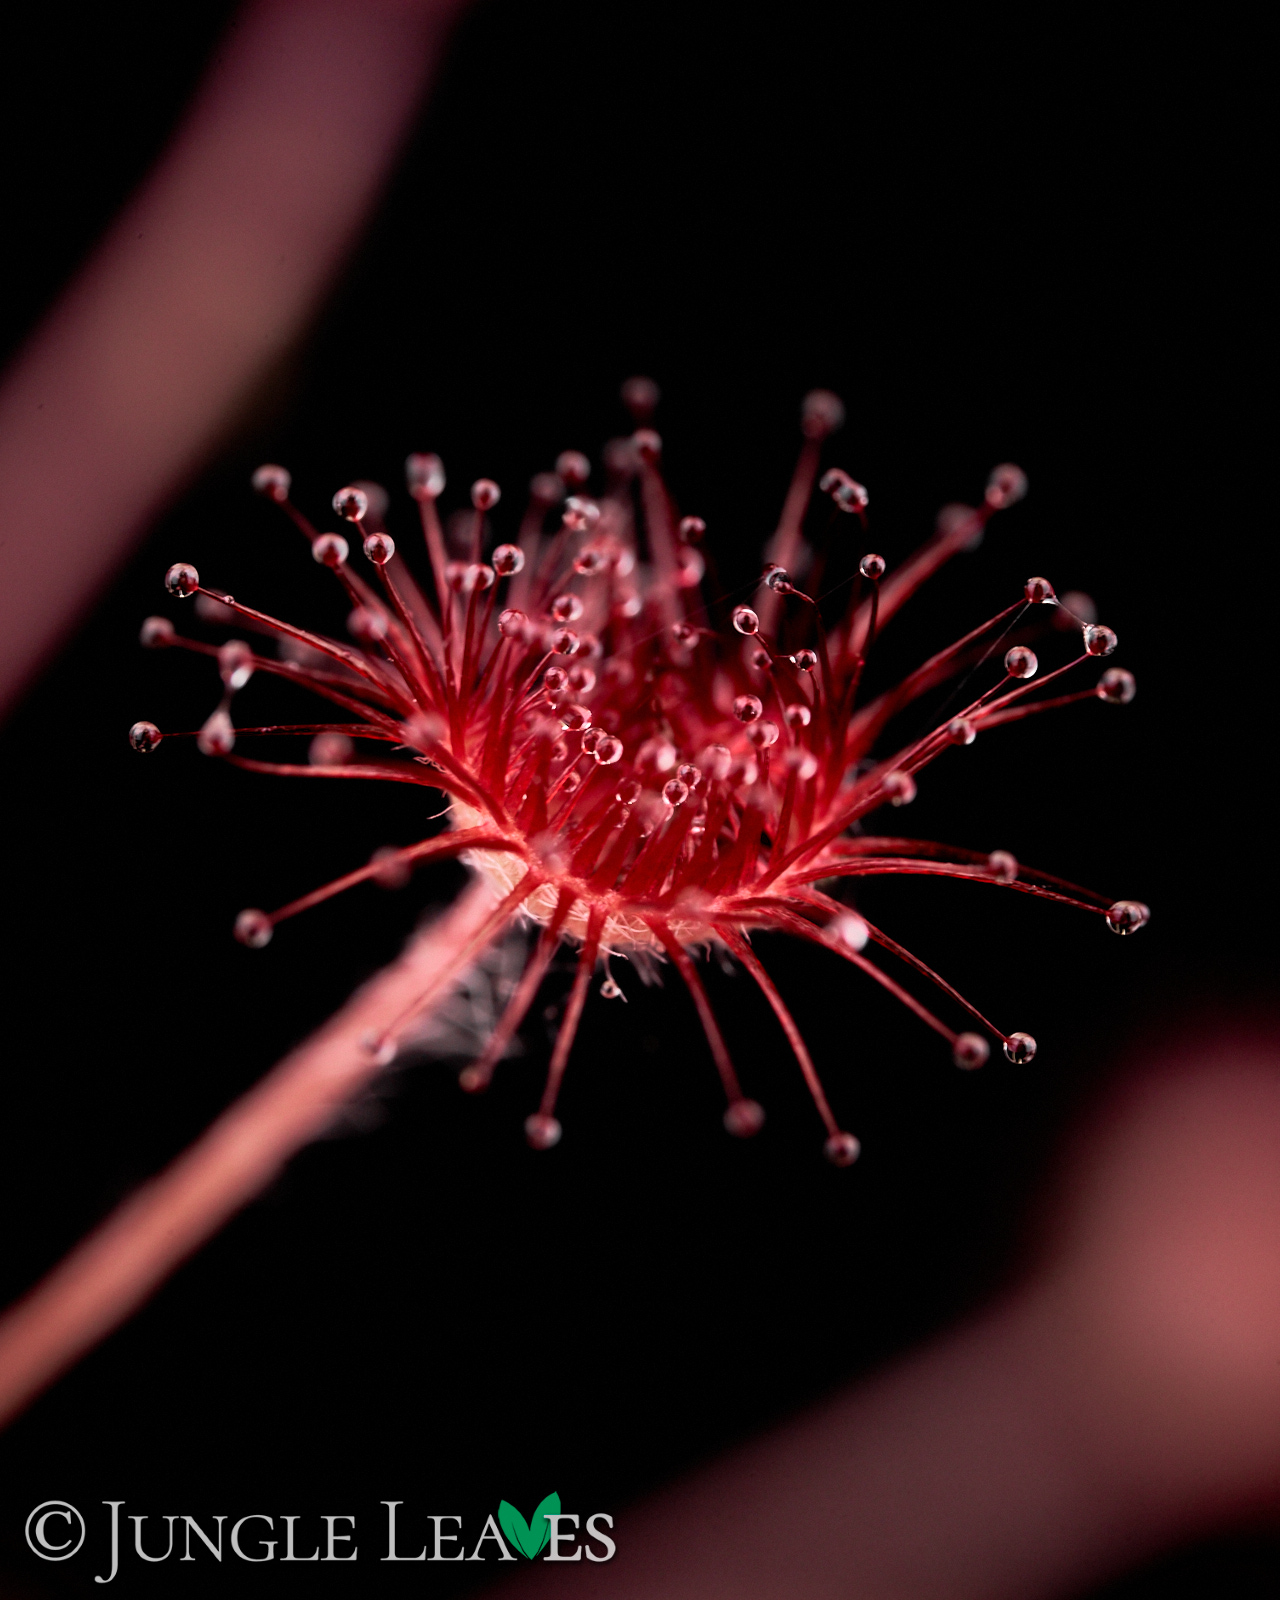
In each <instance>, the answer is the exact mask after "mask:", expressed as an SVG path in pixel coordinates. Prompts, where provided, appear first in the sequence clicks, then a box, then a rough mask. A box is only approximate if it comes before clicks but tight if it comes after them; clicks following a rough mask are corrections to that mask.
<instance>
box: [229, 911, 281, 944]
mask: <svg viewBox="0 0 1280 1600" xmlns="http://www.w3.org/2000/svg"><path fill="white" fill-rule="evenodd" d="M232 931H233V932H234V934H235V937H236V939H237V940H238V941H239V942H240V943H241V944H243V945H247V946H248V948H249V949H250V950H261V949H262V947H263V945H267V944H270V943H271V935H272V932H273V931H274V930H273V929H272V926H271V918H270V917H269V916H268V915H267V914H266V912H265V911H242V912H241V913H240V915H239V916H238V917H237V918H236V922H235V927H234V929H233V930H232Z"/></svg>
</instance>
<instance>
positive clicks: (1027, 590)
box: [1022, 578, 1058, 606]
mask: <svg viewBox="0 0 1280 1600" xmlns="http://www.w3.org/2000/svg"><path fill="white" fill-rule="evenodd" d="M1022 593H1023V595H1024V596H1025V597H1026V600H1027V602H1028V604H1029V605H1033V606H1047V605H1049V604H1050V602H1051V601H1054V600H1056V599H1057V598H1058V597H1057V595H1056V594H1055V593H1054V589H1053V585H1052V584H1051V583H1050V582H1049V580H1048V578H1028V579H1027V581H1026V583H1024V584H1023V586H1022Z"/></svg>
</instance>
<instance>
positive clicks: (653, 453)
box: [631, 428, 662, 465]
mask: <svg viewBox="0 0 1280 1600" xmlns="http://www.w3.org/2000/svg"><path fill="white" fill-rule="evenodd" d="M631 448H632V449H633V450H634V451H635V453H636V454H637V455H638V456H639V457H640V459H641V461H644V462H647V463H649V464H650V465H652V464H654V463H655V462H657V461H658V460H659V458H660V457H661V455H662V435H661V434H660V433H656V432H655V431H654V430H653V429H652V428H637V429H636V431H635V432H634V433H633V434H632V435H631Z"/></svg>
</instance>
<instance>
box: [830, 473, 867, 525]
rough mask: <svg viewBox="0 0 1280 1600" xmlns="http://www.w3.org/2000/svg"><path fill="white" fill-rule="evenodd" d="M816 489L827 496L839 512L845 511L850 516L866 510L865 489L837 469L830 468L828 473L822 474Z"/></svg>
mask: <svg viewBox="0 0 1280 1600" xmlns="http://www.w3.org/2000/svg"><path fill="white" fill-rule="evenodd" d="M818 488H819V489H820V490H821V491H822V493H823V494H829V495H830V496H831V498H832V499H833V500H834V501H835V503H836V505H837V506H838V507H839V508H840V510H841V511H846V512H848V513H849V514H850V515H852V514H853V513H854V512H856V511H864V510H865V509H866V506H867V501H868V495H867V491H866V489H865V488H864V487H863V486H862V484H860V483H858V482H857V481H856V479H854V478H851V477H850V476H849V474H848V473H847V472H842V471H841V470H840V468H839V467H832V468H831V469H830V470H829V471H828V472H824V473H823V474H822V477H821V478H820V479H819V480H818Z"/></svg>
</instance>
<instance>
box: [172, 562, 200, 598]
mask: <svg viewBox="0 0 1280 1600" xmlns="http://www.w3.org/2000/svg"><path fill="white" fill-rule="evenodd" d="M164 586H165V588H166V589H167V590H168V591H169V593H170V594H171V595H173V596H174V597H175V599H178V600H189V599H190V598H191V596H192V595H193V594H194V593H195V592H196V590H197V589H198V588H199V587H200V574H199V573H198V572H197V571H196V569H195V568H194V567H193V566H192V565H191V563H190V562H189V561H175V562H174V564H173V565H172V566H171V567H170V568H169V570H168V572H166V573H165V575H164Z"/></svg>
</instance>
